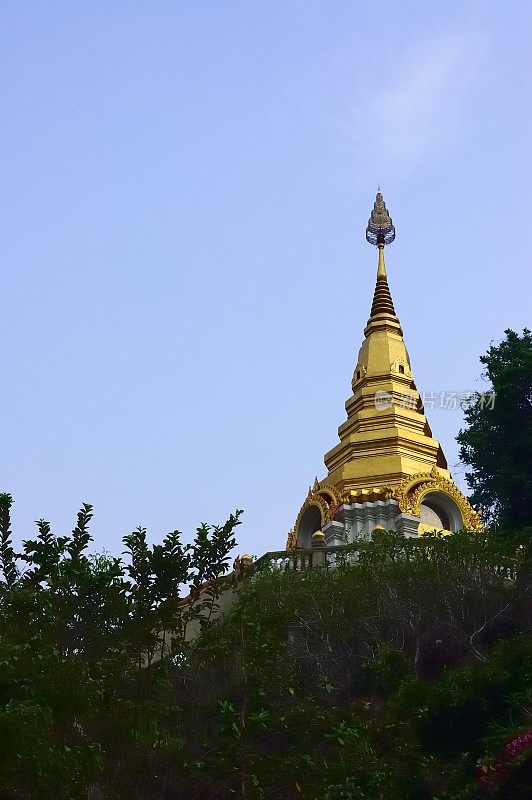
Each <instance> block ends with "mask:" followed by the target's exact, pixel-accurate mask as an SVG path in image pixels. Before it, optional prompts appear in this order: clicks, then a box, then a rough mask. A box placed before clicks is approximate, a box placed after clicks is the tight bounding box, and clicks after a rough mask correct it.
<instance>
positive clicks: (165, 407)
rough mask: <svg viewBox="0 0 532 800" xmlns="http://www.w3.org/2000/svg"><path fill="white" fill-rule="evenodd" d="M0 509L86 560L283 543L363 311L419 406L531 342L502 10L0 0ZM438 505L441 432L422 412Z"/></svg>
mask: <svg viewBox="0 0 532 800" xmlns="http://www.w3.org/2000/svg"><path fill="white" fill-rule="evenodd" d="M0 12H1V13H0V58H1V62H2V63H1V72H2V76H3V78H2V82H1V85H0V101H1V109H2V115H1V117H2V125H1V131H0V137H1V142H0V160H1V175H2V180H1V184H0V187H1V188H0V197H1V199H0V204H1V207H0V211H1V217H2V223H3V224H2V227H3V231H4V233H3V241H2V247H1V249H0V254H1V262H2V263H1V265H0V270H1V286H2V293H1V312H0V342H1V363H2V391H1V392H0V411H1V415H2V437H1V450H0V489H1V490H4V491H10V492H11V493H12V494H13V495H14V497H15V506H14V526H15V529H16V533H17V536H18V537H19V538H25V537H28V536H30V535H33V532H34V528H33V524H32V521H33V520H35V519H37V518H38V517H45V518H47V519H50V520H51V521H52V523H53V525H54V528H55V531H56V532H57V533H61V532H64V531H68V530H70V529H71V527H72V525H73V521H74V518H75V513H76V510H77V508H78V507H79V505H80V504H81V502H82V501H88V502H91V503H93V504H94V506H95V520H94V524H93V535H94V539H95V548H96V549H98V550H102V549H103V548H107V549H108V550H110V551H111V552H113V553H117V552H119V551H120V549H121V544H120V542H121V538H122V536H123V535H124V534H125V533H127V532H129V531H130V530H131V529H132V528H133V527H135V526H136V525H138V524H143V525H146V526H147V527H148V529H149V533H150V536H151V538H152V540H157V539H159V538H160V537H161V536H162V535H164V533H166V532H167V531H168V530H171V529H174V528H176V527H177V528H179V529H181V530H183V531H184V533H185V535H186V537H188V536H190V535H191V534H192V532H193V530H194V528H195V526H196V525H197V524H198V523H199V522H200V521H203V520H205V521H208V522H222V521H223V520H224V519H225V518H226V517H227V515H228V514H229V512H230V511H232V510H233V509H235V508H237V507H239V508H243V509H244V510H245V517H244V520H245V524H244V525H242V527H241V528H240V529H239V551H240V552H252V553H256V554H260V553H262V552H264V551H266V550H273V549H279V548H282V547H283V546H284V542H285V538H286V532H287V531H288V530H289V529H290V527H291V526H292V524H293V521H294V519H295V517H296V514H297V512H298V509H299V507H300V505H301V503H302V502H303V499H304V497H305V495H306V491H307V488H308V485H309V484H310V483H312V482H313V480H314V476H315V475H318V477H323V476H324V474H325V472H324V467H323V454H324V453H325V452H326V451H327V450H329V449H330V448H331V447H332V446H334V445H335V444H336V442H337V441H338V439H337V433H336V430H337V427H338V425H339V424H340V423H341V422H342V421H343V420H344V418H345V411H344V402H345V400H346V399H347V398H348V396H349V393H350V379H351V374H352V370H353V367H354V365H355V363H356V357H357V353H358V348H359V346H360V343H361V341H362V335H363V334H362V331H363V328H364V325H365V322H366V320H367V317H368V313H369V308H370V305H371V297H372V293H373V288H374V281H375V270H376V253H375V250H374V248H370V247H369V245H367V243H366V242H365V240H364V228H365V225H366V221H367V218H368V216H369V212H370V210H371V206H372V203H373V200H374V195H375V191H376V188H377V185H380V186H381V188H382V190H383V193H384V197H385V200H386V202H387V205H388V207H389V209H390V212H391V214H392V216H393V219H394V223H395V225H396V229H397V239H396V242H395V243H394V244H393V246H392V247H390V248H389V249H388V252H387V266H388V273H389V282H390V286H391V290H392V294H393V297H394V301H395V306H396V310H397V312H398V314H399V317H400V319H401V322H402V324H403V329H404V331H405V339H406V342H407V346H408V348H409V351H410V356H411V360H412V366H413V370H414V376H415V379H416V382H417V384H418V388H419V389H420V390H425V391H434V392H440V391H453V390H454V391H464V390H468V389H475V388H480V387H481V386H482V384H481V382H480V381H479V374H480V364H479V363H478V357H479V355H480V354H481V353H483V352H485V350H486V349H487V347H488V346H489V344H490V341H492V340H497V339H500V338H501V337H502V336H503V331H504V329H505V328H507V327H512V328H514V329H516V330H519V329H521V328H522V327H523V326H524V325H526V324H527V322H530V318H529V315H528V314H527V311H528V309H529V306H530V302H529V295H530V282H529V278H527V275H528V269H529V267H528V265H529V261H530V258H529V255H528V252H529V250H530V244H529V241H528V232H529V229H530V220H531V218H532V213H531V212H532V209H531V193H530V185H531V157H530V142H531V141H532V130H531V128H532V125H531V120H532V113H531V99H530V98H531V83H532V81H531V78H530V76H531V75H532V55H531V49H530V40H531V35H532V8H531V6H530V3H528V2H525V1H523V2H511V0H510V2H505V3H500V2H473V3H471V2H447V3H438V4H435V3H429V2H414V1H412V0H406V1H404V2H401V3H397V2H390V1H389V0H381V2H380V3H378V4H370V3H359V2H347V0H344V1H343V2H339V1H338V0H336V1H334V0H333V1H332V2H331V0H328V1H327V2H325V0H321V1H320V2H317V1H316V2H314V1H313V0H305V2H303V1H302V0H300V1H297V0H282V2H281V1H280V0H271V2H259V1H258V0H248V1H247V2H238V1H237V0H234V1H231V0H227V2H214V0H211V1H210V2H201V0H200V1H198V0H195V2H192V0H189V1H188V2H135V1H134V0H128V2H125V0H123V1H122V2H119V1H118V0H115V2H105V3H104V2H98V1H97V0H91V2H90V3H89V2H75V3H73V2H61V0H54V2H49V1H48V2H44V1H43V2H31V0H29V1H28V2H25V3H7V2H3V3H1V4H0ZM429 418H430V421H431V424H432V427H433V431H434V433H435V435H436V436H437V437H438V438H439V439H440V441H441V442H442V445H443V448H444V450H445V452H446V454H447V457H448V461H449V464H450V465H451V468H452V471H453V474H454V475H455V476H456V478H457V480H458V482H459V483H460V484H461V485H462V486H463V482H462V481H463V479H462V476H461V472H462V471H463V468H461V467H460V466H459V465H458V466H457V467H456V468H454V465H457V462H458V449H457V445H456V443H455V441H454V437H455V436H456V433H457V431H458V429H459V427H460V425H461V420H462V416H461V412H460V411H452V410H434V411H432V412H430V411H429Z"/></svg>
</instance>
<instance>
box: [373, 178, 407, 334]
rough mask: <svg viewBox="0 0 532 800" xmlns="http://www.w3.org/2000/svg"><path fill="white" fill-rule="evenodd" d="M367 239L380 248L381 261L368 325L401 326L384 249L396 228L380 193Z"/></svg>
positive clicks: (374, 205)
mask: <svg viewBox="0 0 532 800" xmlns="http://www.w3.org/2000/svg"><path fill="white" fill-rule="evenodd" d="M366 239H367V241H368V242H369V243H370V244H373V245H375V246H376V247H378V250H379V260H378V264H377V283H376V286H375V292H374V295H373V303H372V304H371V312H370V317H369V320H368V325H369V324H370V323H371V322H372V321H378V322H383V321H386V319H388V321H390V322H393V323H394V324H395V325H399V319H398V318H397V315H396V313H395V308H394V305H393V300H392V295H391V293H390V287H389V286H388V276H387V274H386V264H385V261H384V247H385V246H386V245H387V244H391V243H392V242H393V240H394V239H395V228H394V225H393V222H392V218H391V217H390V214H389V212H388V209H387V208H386V203H385V202H384V200H383V197H382V194H381V192H380V191H378V192H377V197H376V199H375V203H374V204H373V210H372V212H371V216H370V218H369V220H368V225H367V228H366Z"/></svg>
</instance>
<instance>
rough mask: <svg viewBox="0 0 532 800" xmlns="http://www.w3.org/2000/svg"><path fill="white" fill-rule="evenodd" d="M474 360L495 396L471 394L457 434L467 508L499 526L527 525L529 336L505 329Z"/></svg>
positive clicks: (531, 390) (531, 419)
mask: <svg viewBox="0 0 532 800" xmlns="http://www.w3.org/2000/svg"><path fill="white" fill-rule="evenodd" d="M505 334H506V338H505V339H503V340H502V341H501V342H500V343H499V344H498V345H492V346H491V347H490V348H489V350H488V351H487V353H486V354H485V355H483V356H481V358H480V361H481V363H482V364H483V365H484V366H485V372H484V374H483V377H484V378H486V379H487V380H488V381H490V383H491V391H493V392H494V393H495V402H494V403H493V407H492V404H491V402H488V403H486V402H484V400H485V398H483V397H482V396H481V395H479V394H477V395H476V398H475V400H474V402H473V404H472V405H471V406H470V407H468V408H465V409H464V416H465V421H466V428H464V429H463V430H461V431H460V433H459V434H458V437H457V441H458V443H459V444H460V458H461V459H462V461H463V462H464V464H466V465H467V466H469V467H471V471H470V472H468V473H466V480H467V483H468V486H469V487H470V488H471V489H472V490H473V494H472V497H471V500H472V502H473V504H475V505H478V506H480V507H482V508H484V509H485V512H486V514H485V515H486V516H487V517H491V518H493V519H495V520H496V521H498V522H499V524H501V525H502V526H506V527H512V526H521V525H524V524H526V523H527V522H528V517H529V508H528V497H529V486H530V483H531V475H530V465H531V463H532V413H531V411H532V334H531V332H530V331H529V330H528V329H526V328H525V329H524V330H523V333H522V335H521V336H520V335H519V334H518V333H515V332H514V331H512V330H507V331H505Z"/></svg>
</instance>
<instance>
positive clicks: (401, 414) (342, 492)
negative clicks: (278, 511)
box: [287, 193, 482, 547]
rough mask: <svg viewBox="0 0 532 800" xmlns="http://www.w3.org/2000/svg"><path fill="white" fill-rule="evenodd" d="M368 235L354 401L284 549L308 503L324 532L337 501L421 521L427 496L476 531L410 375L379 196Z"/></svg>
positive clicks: (388, 230)
mask: <svg viewBox="0 0 532 800" xmlns="http://www.w3.org/2000/svg"><path fill="white" fill-rule="evenodd" d="M368 231H369V233H367V237H369V238H368V241H370V242H371V243H373V244H376V245H377V246H378V252H379V256H378V265H377V281H376V287H375V294H374V298H373V304H372V308H371V314H370V318H369V320H368V323H367V325H366V328H365V330H364V336H365V339H364V341H363V343H362V346H361V348H360V352H359V355H358V359H357V366H356V368H355V371H354V373H353V380H352V389H353V395H352V396H351V397H350V398H349V400H348V401H347V403H346V406H345V407H346V411H347V420H346V421H345V422H343V423H342V424H341V425H340V427H339V428H338V435H339V438H340V442H339V444H337V445H336V446H335V447H333V448H332V450H330V451H329V452H328V453H326V454H325V465H326V467H327V470H328V474H327V477H326V478H325V480H324V481H321V482H320V481H318V480H317V479H316V481H315V482H314V486H313V488H312V489H309V493H308V495H307V498H306V500H305V502H304V503H303V506H302V508H301V510H300V512H299V514H298V517H297V519H296V523H295V526H294V529H293V531H291V532H290V534H289V536H288V542H287V547H293V546H295V543H296V541H297V531H298V526H299V523H300V521H301V518H302V516H303V514H304V513H305V511H306V510H307V508H309V507H310V506H311V505H315V506H317V507H318V509H319V511H320V516H321V525H322V527H323V525H325V524H327V522H330V521H331V520H332V519H334V518H335V514H336V512H337V510H338V509H339V507H340V505H341V504H342V503H350V504H351V503H358V502H365V501H366V500H371V501H373V500H376V499H389V498H390V497H393V498H395V499H396V500H397V502H398V504H399V508H400V509H401V511H402V512H403V513H405V514H412V515H414V516H419V513H420V506H421V502H422V500H423V497H424V496H425V495H426V494H428V493H429V492H433V491H438V492H440V493H443V494H445V495H447V496H448V497H449V498H450V499H451V500H452V501H453V502H454V504H455V505H456V507H457V508H458V510H459V512H460V515H461V517H462V522H463V526H464V527H466V528H469V529H470V530H480V529H481V527H482V526H481V522H480V518H479V516H478V514H477V513H476V512H475V511H474V510H473V509H472V508H471V506H470V505H469V502H468V501H467V498H466V497H464V495H463V494H462V492H460V490H459V489H458V487H457V486H456V485H455V484H454V482H453V480H452V478H451V475H450V473H449V472H448V470H447V462H446V460H445V456H444V454H443V451H442V449H441V446H440V443H439V442H438V441H437V440H436V439H435V438H433V436H432V432H431V429H430V426H429V423H428V420H427V418H426V417H425V415H424V413H423V409H422V403H421V398H420V395H419V392H418V390H417V387H416V384H415V382H414V379H413V377H412V369H411V365H410V358H409V355H408V351H407V349H406V345H405V343H404V340H403V331H402V329H401V324H400V322H399V319H398V317H397V315H396V313H395V309H394V305H393V300H392V297H391V294H390V290H389V287H388V278H387V274H386V266H385V263H384V244H385V243H388V242H389V241H393V238H395V228H393V225H392V221H391V218H390V216H389V214H388V211H387V209H386V206H385V204H384V201H383V200H382V195H380V193H379V194H378V195H377V200H376V202H375V206H374V210H373V212H372V216H371V218H370V221H369V223H368ZM376 400H378V401H379V402H376ZM381 401H382V402H381Z"/></svg>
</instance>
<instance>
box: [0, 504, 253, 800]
mask: <svg viewBox="0 0 532 800" xmlns="http://www.w3.org/2000/svg"><path fill="white" fill-rule="evenodd" d="M11 505H12V498H11V496H10V495H9V494H0V576H1V577H0V798H2V800H4V798H6V799H7V798H8V799H9V800H12V799H13V800H14V798H28V800H30V799H31V800H77V799H78V798H79V800H81V799H82V798H83V800H86V799H87V798H93V797H94V798H96V797H105V798H106V800H115V799H116V800H118V798H124V799H125V798H129V797H132V796H135V797H140V796H141V795H140V794H139V793H138V792H137V791H136V790H135V791H133V789H132V787H134V786H135V782H136V780H137V778H138V779H139V780H141V779H142V780H143V779H144V778H145V777H146V776H148V777H149V775H150V774H151V775H153V772H154V771H155V770H156V769H157V759H158V750H157V744H156V742H157V741H159V745H160V741H161V740H162V739H164V736H165V734H164V733H163V730H164V727H165V725H166V721H167V720H168V717H169V716H171V717H172V725H173V727H172V735H173V740H172V741H173V742H174V743H175V742H178V741H179V740H180V737H181V736H182V734H183V732H182V731H181V730H180V728H179V708H176V707H175V703H174V704H172V703H171V702H169V696H168V692H167V691H165V687H166V683H165V680H166V678H165V676H166V670H167V668H168V666H169V665H170V663H171V659H168V658H163V659H160V658H159V657H160V656H161V655H165V653H164V652H161V651H162V648H163V647H165V646H166V647H167V648H168V650H167V653H173V654H174V655H177V656H179V655H182V654H183V653H184V652H185V651H186V644H185V641H184V632H185V630H186V625H187V624H188V622H190V620H192V619H195V618H197V617H198V615H201V614H202V613H203V614H204V612H205V608H204V606H205V603H207V604H208V603H211V606H213V605H215V604H216V599H217V596H218V594H219V591H220V587H221V586H222V580H221V578H220V576H221V575H223V574H224V573H225V572H227V570H228V568H229V553H230V551H231V550H232V548H233V547H234V546H235V539H234V537H233V532H234V528H235V526H236V525H238V524H239V516H240V513H241V512H239V511H237V512H236V514H234V515H231V516H230V517H229V519H228V521H227V522H226V523H225V525H222V526H209V525H205V524H203V525H201V526H200V527H199V528H198V530H197V533H196V537H195V539H194V541H193V542H192V543H191V544H184V543H183V542H182V541H181V534H180V532H179V531H173V532H171V533H169V534H168V535H167V536H166V537H165V538H164V540H163V542H162V544H157V545H154V546H150V545H149V544H148V543H147V537H146V530H145V529H144V528H138V529H137V530H136V531H134V532H133V533H131V534H129V535H128V536H125V537H124V540H123V541H124V545H125V555H126V557H127V558H126V560H125V561H123V560H122V559H121V558H112V557H108V556H101V555H91V554H90V552H88V547H89V545H90V542H91V536H90V533H89V523H90V521H91V518H92V506H90V505H89V504H87V503H84V504H83V506H82V508H81V510H80V512H79V514H78V517H77V523H76V526H75V528H74V530H73V531H72V533H71V535H65V536H55V535H54V534H53V532H52V530H51V526H50V524H49V523H48V522H47V521H46V520H39V521H38V522H37V536H36V538H35V539H32V540H28V541H25V542H24V544H23V552H22V553H19V554H17V553H15V552H14V549H13V546H12V541H11V521H10V509H11ZM205 581H208V582H209V587H210V593H209V594H208V595H207V596H206V597H205V598H203V599H201V602H199V603H186V602H183V600H182V599H181V598H180V594H181V593H182V590H183V588H185V591H188V587H189V586H191V587H193V588H195V589H196V590H197V589H198V588H199V587H201V586H202V585H203V584H204V582H205ZM157 658H159V660H157ZM170 738H171V737H167V738H166V739H164V741H165V742H166V745H165V746H168V747H170V746H171V744H172V742H170ZM142 772H144V773H146V775H142V774H141V775H140V777H139V773H142Z"/></svg>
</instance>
